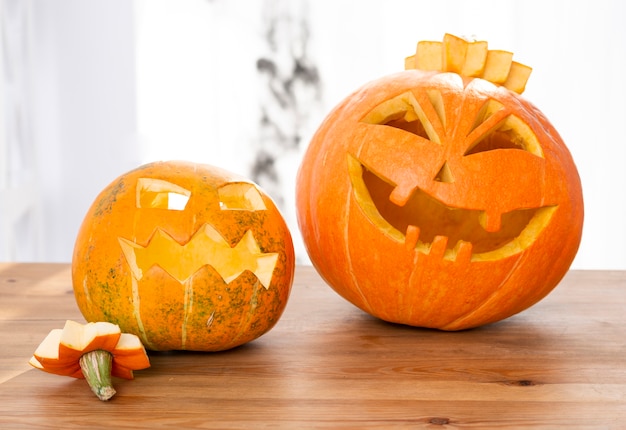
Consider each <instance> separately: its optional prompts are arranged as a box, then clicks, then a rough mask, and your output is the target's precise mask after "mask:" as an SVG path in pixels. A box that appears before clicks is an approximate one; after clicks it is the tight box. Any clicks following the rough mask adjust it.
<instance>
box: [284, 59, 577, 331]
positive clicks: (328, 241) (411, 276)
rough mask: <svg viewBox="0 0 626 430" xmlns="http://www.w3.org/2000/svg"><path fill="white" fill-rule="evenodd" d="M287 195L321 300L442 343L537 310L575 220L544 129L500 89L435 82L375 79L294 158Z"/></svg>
mask: <svg viewBox="0 0 626 430" xmlns="http://www.w3.org/2000/svg"><path fill="white" fill-rule="evenodd" d="M431 48H432V47H431ZM409 62H410V61H409ZM442 63H443V61H442ZM435 66H437V65H436V64H435ZM455 67H456V68H457V69H458V70H463V68H464V67H465V65H464V64H463V63H462V62H458V63H456V66H455ZM474 68H475V67H474ZM499 79H500V80H501V79H502V78H501V77H500V78H499ZM505 81H506V80H505ZM296 196H297V198H296V206H297V215H298V224H299V227H300V231H301V233H302V236H303V240H304V243H305V246H306V248H307V251H308V254H309V256H310V258H311V261H312V263H313V265H314V266H315V268H316V269H317V270H318V272H319V273H320V274H321V276H322V277H323V278H324V280H325V281H326V282H327V283H328V284H329V285H330V286H331V287H332V288H333V289H334V290H335V291H337V292H338V293H339V294H340V295H341V296H343V297H344V298H345V299H347V300H348V301H350V302H351V303H353V304H355V305H356V306H358V307H359V308H361V309H362V310H364V311H366V312H368V313H370V314H372V315H374V316H376V317H379V318H381V319H383V320H386V321H390V322H394V323H401V324H407V325H412V326H419V327H429V328H437V329H442V330H461V329H467V328H471V327H477V326H480V325H483V324H488V323H492V322H496V321H500V320H502V319H504V318H507V317H509V316H512V315H514V314H516V313H518V312H521V311H523V310H524V309H527V308H528V307H529V306H532V305H533V304H535V303H536V302H537V301H539V300H541V299H542V298H543V297H545V296H546V295H547V294H548V293H549V292H550V291H551V290H552V289H553V288H554V287H555V286H556V285H557V284H558V283H559V281H560V280H561V279H562V278H563V276H564V275H565V273H566V272H567V270H568V269H569V267H570V265H571V263H572V261H573V259H574V257H575V255H576V253H577V250H578V246H579V244H580V239H581V233H582V224H583V217H584V209H583V198H582V189H581V184H580V178H579V176H578V172H577V169H576V166H575V164H574V161H573V159H572V157H571V154H570V152H569V150H568V149H567V147H566V146H565V144H564V142H563V141H562V139H561V137H560V136H559V134H558V133H557V131H556V130H555V129H554V127H553V126H552V125H551V124H550V122H549V121H548V119H547V118H546V117H545V116H544V115H543V114H542V113H541V112H540V111H539V110H538V109H537V108H536V107H535V106H533V105H532V104H531V103H530V102H528V101H527V100H525V99H524V98H522V97H521V96H520V95H519V94H517V93H516V92H515V91H512V90H509V89H508V88H506V87H505V86H502V85H499V84H495V83H492V82H489V81H487V80H486V79H483V78H482V77H468V76H462V75H461V74H459V73H451V72H446V71H443V72H442V71H437V70H431V71H425V70H418V69H411V70H406V71H404V72H400V73H397V74H394V75H390V76H386V77H382V78H380V79H378V80H375V81H373V82H370V83H369V84H366V85H365V86H363V87H362V88H360V89H359V90H357V91H355V92H354V93H353V94H351V95H350V96H348V97H347V98H346V99H345V100H344V101H342V102H341V103H340V104H339V105H338V106H337V107H336V108H335V109H334V110H333V111H332V112H330V114H329V115H328V116H327V118H326V119H325V120H324V122H323V123H322V124H321V126H320V127H319V129H318V130H317V132H316V134H315V135H314V137H313V139H312V141H311V143H310V145H309V147H308V149H307V152H306V154H305V156H304V158H303V160H302V163H301V166H300V170H299V172H298V177H297V184H296Z"/></svg>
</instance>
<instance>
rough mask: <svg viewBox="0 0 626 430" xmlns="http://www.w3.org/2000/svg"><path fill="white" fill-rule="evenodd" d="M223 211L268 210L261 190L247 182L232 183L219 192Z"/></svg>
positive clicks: (221, 188)
mask: <svg viewBox="0 0 626 430" xmlns="http://www.w3.org/2000/svg"><path fill="white" fill-rule="evenodd" d="M217 192H218V195H219V199H220V208H221V209H222V210H240V211H262V210H265V209H267V208H266V207H265V202H264V201H263V197H262V196H261V193H259V190H258V189H257V188H256V187H255V186H254V185H253V184H250V183H247V182H231V183H228V184H226V185H224V186H222V187H220V188H219V189H218V190H217Z"/></svg>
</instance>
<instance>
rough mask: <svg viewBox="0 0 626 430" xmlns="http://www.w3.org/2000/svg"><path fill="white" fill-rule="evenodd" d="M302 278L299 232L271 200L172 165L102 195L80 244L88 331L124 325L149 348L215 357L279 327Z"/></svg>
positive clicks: (238, 182) (80, 290) (76, 271)
mask: <svg viewBox="0 0 626 430" xmlns="http://www.w3.org/2000/svg"><path fill="white" fill-rule="evenodd" d="M294 268H295V256H294V251H293V244H292V240H291V235H290V232H289V230H288V228H287V225H286V223H285V222H284V219H283V218H282V216H281V214H280V212H279V211H278V209H277V208H276V206H275V205H274V203H273V202H272V200H271V199H270V198H269V196H267V195H266V194H265V193H264V192H263V190H261V189H260V188H258V187H257V186H256V185H255V184H253V183H252V182H250V181H248V180H246V179H245V178H242V177H239V176H237V175H234V174H232V173H230V172H227V171H224V170H222V169H219V168H216V167H213V166H208V165H203V164H198V163H190V162H179V161H169V162H159V163H151V164H147V165H144V166H141V167H139V168H137V169H135V170H133V171H131V172H128V173H126V174H124V175H122V176H120V177H119V178H118V179H116V180H115V181H113V182H112V183H111V184H110V185H109V186H107V187H106V188H105V189H104V190H103V191H102V192H101V193H100V195H99V196H98V197H97V198H96V200H95V201H94V203H93V205H92V206H91V208H90V209H89V211H88V213H87V215H86V216H85V220H84V222H83V224H82V226H81V228H80V231H79V233H78V236H77V239H76V244H75V248H74V256H73V261H72V279H73V285H74V293H75V297H76V301H77V303H78V306H79V308H80V310H81V312H82V313H83V315H84V316H85V318H86V319H87V320H88V321H111V322H113V323H115V324H118V325H119V326H120V327H121V328H122V330H123V331H125V332H129V333H134V334H136V335H137V336H138V337H139V338H140V339H141V341H142V342H143V343H144V345H145V346H146V348H147V349H151V350H194V351H218V350H224V349H230V348H233V347H236V346H239V345H242V344H244V343H246V342H249V341H251V340H253V339H256V338H258V337H259V336H261V335H262V334H264V333H266V332H267V331H269V330H270V329H271V328H272V327H273V326H274V325H275V324H276V323H277V322H278V320H279V318H280V316H281V315H282V312H283V310H284V308H285V306H286V304H287V300H288V298H289V294H290V291H291V285H292V282H293V274H294Z"/></svg>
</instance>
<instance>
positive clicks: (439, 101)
mask: <svg viewBox="0 0 626 430" xmlns="http://www.w3.org/2000/svg"><path fill="white" fill-rule="evenodd" d="M361 121H362V122H365V123H368V124H380V125H387V126H390V127H395V128H399V129H401V130H404V131H408V132H409V133H413V134H415V135H417V136H420V137H422V138H424V139H427V140H431V141H433V142H435V143H437V144H441V139H440V135H442V134H443V132H442V131H443V128H444V127H445V111H444V108H443V97H442V96H441V93H440V92H439V91H437V90H429V91H426V92H425V93H424V94H421V95H420V97H419V100H418V98H416V97H415V95H414V94H413V93H412V92H410V91H407V92H406V93H403V94H400V95H399V96H396V97H394V98H392V99H389V100H387V101H386V102H384V103H381V104H380V105H378V106H377V107H376V108H374V109H373V110H372V111H371V112H370V113H368V114H367V115H366V116H365V117H364V118H363V119H362V120H361Z"/></svg>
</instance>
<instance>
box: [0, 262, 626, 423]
mask: <svg viewBox="0 0 626 430" xmlns="http://www.w3.org/2000/svg"><path fill="white" fill-rule="evenodd" d="M0 300H1V301H0V342H1V343H2V345H4V347H3V348H2V353H1V355H0V428H2V429H5V428H7V429H12V428H64V429H67V428H82V427H88V428H114V427H115V428H122V429H124V428H233V429H237V428H287V429H300V428H322V429H330V428H333V429H334V428H358V429H361V428H380V429H389V428H477V429H490V428H497V429H503V428H520V427H521V428H528V427H537V428H542V429H546V428H547V429H550V428H554V429H562V428H576V429H583V428H588V429H613V428H614V429H621V428H626V311H625V310H626V272H604V271H577V272H571V273H569V274H568V275H567V277H566V278H565V279H564V281H563V282H562V283H561V285H559V286H558V287H557V289H556V290H555V291H554V292H553V293H552V294H551V295H549V296H548V297H547V298H546V299H544V300H543V301H542V302H540V303H539V304H537V305H535V306H534V307H532V308H531V309H529V310H527V311H525V312H523V313H521V314H519V315H517V316H514V317H512V318H509V319H508V320H505V321H503V322H500V323H497V324H493V325H490V326H486V327H482V328H478V329H474V330H469V331H464V332H457V333H446V332H439V331H433V330H423V329H416V328H411V327H404V326H398V325H393V324H388V323H385V322H382V321H379V320H376V319H374V318H372V317H370V316H369V315H367V314H364V313H363V312H361V311H360V310H358V309H356V308H354V307H353V306H352V305H350V304H349V303H347V302H345V301H344V300H343V299H341V298H340V297H339V296H337V294H335V293H334V292H333V291H332V290H331V289H330V288H329V287H327V286H326V285H325V284H324V283H323V281H322V280H321V279H320V278H319V277H318V275H317V274H316V273H315V271H314V270H313V269H312V268H310V267H298V269H297V272H296V281H295V284H294V289H293V292H292V296H291V299H290V301H289V304H288V306H287V310H286V311H285V314H284V315H283V317H282V319H281V321H280V322H279V323H278V325H277V326H276V327H275V328H274V329H273V330H272V331H270V332H269V333H268V334H266V335H265V336H263V337H261V338H259V339H257V340H256V341H254V342H251V343H249V344H247V345H244V346H242V347H240V348H236V349H234V350H231V351H226V352H221V353H191V352H170V353H151V354H150V359H151V363H152V366H151V367H150V368H149V369H146V370H143V371H138V372H136V373H135V375H136V377H135V379H134V380H132V381H126V380H115V381H114V383H115V386H116V389H117V392H118V393H117V395H116V396H115V397H114V398H113V399H112V400H111V401H109V402H101V401H99V400H98V399H97V398H96V397H95V396H94V395H93V394H92V393H91V391H90V390H89V389H88V387H87V386H86V383H85V381H83V380H75V379H71V378H65V377H58V376H55V375H50V374H47V373H44V372H41V371H38V370H36V369H32V368H30V366H29V365H28V364H27V361H28V359H29V358H30V356H31V354H32V353H33V351H34V349H35V348H36V347H37V345H38V344H39V342H40V341H41V340H42V339H43V338H44V337H45V335H46V334H47V333H48V332H49V331H50V330H51V329H52V328H60V327H62V326H63V323H64V322H65V320H66V319H75V320H77V321H81V322H82V321H83V319H82V317H81V315H80V313H79V311H78V309H77V307H76V304H75V302H74V298H73V292H72V288H71V283H70V271H69V265H66V264H0Z"/></svg>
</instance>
